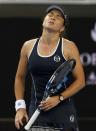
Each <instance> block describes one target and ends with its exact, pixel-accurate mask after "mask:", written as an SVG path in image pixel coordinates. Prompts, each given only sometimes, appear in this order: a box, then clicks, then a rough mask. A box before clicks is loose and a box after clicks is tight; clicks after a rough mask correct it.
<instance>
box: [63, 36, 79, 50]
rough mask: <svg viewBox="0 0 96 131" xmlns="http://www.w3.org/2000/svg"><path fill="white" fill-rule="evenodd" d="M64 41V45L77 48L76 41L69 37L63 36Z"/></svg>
mask: <svg viewBox="0 0 96 131" xmlns="http://www.w3.org/2000/svg"><path fill="white" fill-rule="evenodd" d="M63 43H64V44H63V45H65V46H66V47H68V48H69V49H73V48H77V46H76V43H74V42H73V41H70V40H68V39H65V38H63Z"/></svg>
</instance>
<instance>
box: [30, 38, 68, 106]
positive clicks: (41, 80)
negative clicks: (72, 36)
mask: <svg viewBox="0 0 96 131" xmlns="http://www.w3.org/2000/svg"><path fill="white" fill-rule="evenodd" d="M62 41H63V40H62V38H60V39H59V41H58V44H57V47H56V49H55V51H54V52H53V54H51V55H50V56H41V55H40V54H39V52H38V49H37V48H38V43H39V39H37V41H36V43H35V45H34V47H33V50H32V52H31V54H30V57H29V63H28V70H29V72H30V73H31V76H32V83H33V84H32V92H31V97H32V98H31V100H32V103H33V102H34V104H35V105H38V104H39V102H40V101H41V100H42V96H43V92H44V89H45V86H46V84H47V81H48V80H49V78H50V77H51V75H52V74H53V72H54V71H55V70H56V69H57V68H58V67H59V66H60V65H61V64H62V63H63V62H64V61H66V60H65V58H64V56H63V53H62V44H63V43H62Z"/></svg>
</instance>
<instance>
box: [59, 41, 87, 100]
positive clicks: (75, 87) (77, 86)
mask: <svg viewBox="0 0 96 131" xmlns="http://www.w3.org/2000/svg"><path fill="white" fill-rule="evenodd" d="M67 53H68V54H67V57H68V59H72V58H73V59H75V60H76V66H75V69H74V70H73V76H74V78H75V80H74V82H73V83H72V84H71V85H70V86H69V87H68V88H67V89H66V90H65V91H64V92H62V93H61V94H62V95H63V96H64V98H65V99H67V98H69V97H71V96H73V95H74V94H76V93H77V92H79V91H80V90H81V89H82V88H83V87H84V86H85V76H84V71H83V67H82V64H81V61H80V54H79V51H78V48H77V47H76V45H75V44H74V43H73V42H71V43H70V44H69V45H68V52H67Z"/></svg>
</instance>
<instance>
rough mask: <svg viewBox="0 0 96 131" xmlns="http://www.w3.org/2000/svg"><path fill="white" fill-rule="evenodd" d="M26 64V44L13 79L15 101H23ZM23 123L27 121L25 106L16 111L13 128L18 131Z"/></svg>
mask: <svg viewBox="0 0 96 131" xmlns="http://www.w3.org/2000/svg"><path fill="white" fill-rule="evenodd" d="M27 63H28V58H27V50H26V44H24V45H23V47H22V49H21V54H20V60H19V65H18V69H17V73H16V78H15V85H14V91H15V97H16V101H17V100H20V101H21V100H23V99H24V91H25V77H26V72H27ZM23 101H24V100H23ZM23 103H25V102H23ZM24 105H26V104H24ZM25 121H28V115H27V112H26V106H24V107H22V108H21V107H20V108H18V110H17V111H16V116H15V126H16V127H17V129H20V126H23V122H25Z"/></svg>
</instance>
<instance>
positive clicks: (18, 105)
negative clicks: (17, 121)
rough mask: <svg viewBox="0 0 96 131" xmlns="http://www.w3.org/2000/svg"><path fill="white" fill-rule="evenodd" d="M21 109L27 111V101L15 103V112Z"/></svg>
mask: <svg viewBox="0 0 96 131" xmlns="http://www.w3.org/2000/svg"><path fill="white" fill-rule="evenodd" d="M20 108H24V109H26V104H25V101H24V100H22V99H20V100H17V101H16V102H15V110H16V111H17V110H18V109H20Z"/></svg>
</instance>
